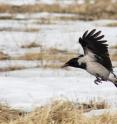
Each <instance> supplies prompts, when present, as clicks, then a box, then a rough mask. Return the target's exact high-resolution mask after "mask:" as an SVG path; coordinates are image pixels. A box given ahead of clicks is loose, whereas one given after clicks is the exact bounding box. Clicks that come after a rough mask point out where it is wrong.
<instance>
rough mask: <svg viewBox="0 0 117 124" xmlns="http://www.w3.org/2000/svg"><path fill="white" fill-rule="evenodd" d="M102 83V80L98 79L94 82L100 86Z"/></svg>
mask: <svg viewBox="0 0 117 124" xmlns="http://www.w3.org/2000/svg"><path fill="white" fill-rule="evenodd" d="M101 81H102V80H101V78H99V77H97V78H96V80H94V83H95V84H97V85H99V83H102V82H101Z"/></svg>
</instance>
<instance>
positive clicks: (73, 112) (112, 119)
mask: <svg viewBox="0 0 117 124" xmlns="http://www.w3.org/2000/svg"><path fill="white" fill-rule="evenodd" d="M92 105H93V106H92ZM99 105H100V106H101V108H100V109H102V108H105V107H107V106H105V102H101V103H96V102H94V103H93V102H91V105H90V103H89V104H85V105H84V104H78V103H74V102H70V101H67V100H57V101H53V102H52V103H51V104H47V105H44V106H41V107H38V108H36V109H35V110H34V111H32V112H29V113H25V112H22V111H20V110H14V109H11V108H9V107H7V106H3V105H1V106H0V112H1V115H0V123H1V124H102V123H103V124H107V123H108V124H116V123H117V117H116V115H109V114H107V113H105V114H104V115H102V116H97V117H91V118H88V117H86V116H84V115H83V112H84V111H85V110H87V108H90V107H91V106H92V109H97V108H96V107H95V108H94V106H99ZM81 106H82V107H81ZM80 107H81V108H82V109H81V108H80Z"/></svg>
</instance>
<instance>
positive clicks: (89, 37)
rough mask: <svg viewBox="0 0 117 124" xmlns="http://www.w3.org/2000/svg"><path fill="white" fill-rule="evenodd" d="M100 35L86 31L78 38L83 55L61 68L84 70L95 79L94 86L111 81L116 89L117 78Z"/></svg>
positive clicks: (99, 32)
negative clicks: (69, 67)
mask: <svg viewBox="0 0 117 124" xmlns="http://www.w3.org/2000/svg"><path fill="white" fill-rule="evenodd" d="M100 34H101V31H96V29H93V30H91V31H90V32H89V31H88V30H87V31H86V32H85V33H84V34H83V36H82V37H80V38H79V43H80V45H81V46H82V48H83V50H84V54H81V55H79V56H78V57H76V58H72V59H70V60H69V61H68V62H66V63H65V64H64V65H63V66H62V67H67V66H71V67H76V68H81V69H84V70H86V71H87V72H88V73H90V74H92V75H94V76H95V77H96V80H95V81H94V83H95V84H99V83H102V81H111V82H112V83H113V84H114V85H115V86H116V87H117V76H116V75H115V74H114V72H113V67H112V63H111V60H110V57H109V52H108V44H107V40H103V38H104V35H100ZM110 75H111V77H110Z"/></svg>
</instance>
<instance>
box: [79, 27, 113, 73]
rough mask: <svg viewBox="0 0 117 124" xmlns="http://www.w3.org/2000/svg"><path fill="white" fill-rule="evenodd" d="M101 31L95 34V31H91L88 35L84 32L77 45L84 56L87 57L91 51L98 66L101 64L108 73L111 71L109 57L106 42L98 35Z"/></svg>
mask: <svg viewBox="0 0 117 124" xmlns="http://www.w3.org/2000/svg"><path fill="white" fill-rule="evenodd" d="M100 34H101V31H98V32H96V29H93V30H92V31H90V32H89V33H88V31H86V32H85V33H84V34H83V36H82V38H79V43H80V44H81V46H82V47H83V50H84V54H85V55H87V54H88V53H89V52H88V51H91V52H92V53H93V54H94V55H95V58H96V61H98V62H99V63H100V64H102V65H103V66H104V67H105V68H107V69H108V70H109V71H113V70H112V63H111V60H110V57H109V52H108V44H106V43H107V40H102V38H104V35H100Z"/></svg>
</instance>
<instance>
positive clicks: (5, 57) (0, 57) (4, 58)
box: [0, 52, 10, 60]
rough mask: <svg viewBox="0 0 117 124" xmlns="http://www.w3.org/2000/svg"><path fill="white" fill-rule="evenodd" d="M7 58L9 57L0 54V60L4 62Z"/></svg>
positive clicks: (2, 53)
mask: <svg viewBox="0 0 117 124" xmlns="http://www.w3.org/2000/svg"><path fill="white" fill-rule="evenodd" d="M9 58H10V57H9V55H7V54H5V53H4V52H0V60H6V59H9Z"/></svg>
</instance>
